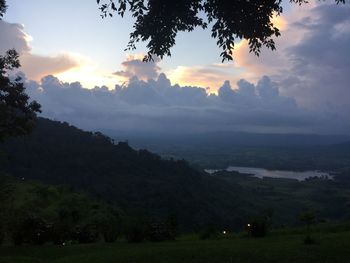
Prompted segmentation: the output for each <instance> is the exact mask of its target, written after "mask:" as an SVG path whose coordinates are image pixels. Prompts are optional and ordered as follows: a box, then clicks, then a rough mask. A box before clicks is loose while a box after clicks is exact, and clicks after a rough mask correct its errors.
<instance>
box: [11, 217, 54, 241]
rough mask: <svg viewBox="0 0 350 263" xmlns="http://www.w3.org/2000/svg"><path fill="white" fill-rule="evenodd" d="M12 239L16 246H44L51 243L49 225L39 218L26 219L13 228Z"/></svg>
mask: <svg viewBox="0 0 350 263" xmlns="http://www.w3.org/2000/svg"><path fill="white" fill-rule="evenodd" d="M12 239H13V242H14V244H15V245H21V244H24V243H26V244H31V245H42V244H44V243H45V242H47V241H49V227H48V224H47V223H46V222H45V221H44V220H43V219H42V218H39V217H32V216H29V217H25V218H24V219H22V220H20V221H19V222H17V224H15V225H13V226H12Z"/></svg>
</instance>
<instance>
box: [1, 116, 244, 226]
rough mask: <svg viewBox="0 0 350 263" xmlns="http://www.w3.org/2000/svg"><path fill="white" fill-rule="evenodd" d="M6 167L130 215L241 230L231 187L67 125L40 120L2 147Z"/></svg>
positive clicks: (186, 166)
mask: <svg viewBox="0 0 350 263" xmlns="http://www.w3.org/2000/svg"><path fill="white" fill-rule="evenodd" d="M2 150H3V152H5V153H6V155H5V156H6V158H3V159H6V160H3V163H2V168H3V170H4V171H6V172H8V173H9V174H12V175H15V176H16V177H18V178H24V179H37V180H41V181H43V182H46V183H55V184H64V185H69V186H73V187H74V188H76V189H77V190H85V191H88V192H90V193H93V194H94V195H96V196H100V197H102V198H103V199H105V200H108V201H110V202H113V203H116V204H118V205H119V206H120V207H121V208H122V209H125V210H126V211H139V210H142V211H143V212H144V213H148V214H150V215H151V216H154V217H164V216H169V215H172V214H175V215H176V216H177V217H178V220H179V222H180V224H182V225H186V226H187V227H190V228H193V227H196V225H198V224H208V223H209V222H211V221H214V220H215V221H216V222H217V223H218V224H224V225H231V226H236V227H237V226H240V225H241V224H242V219H240V220H238V222H237V218H234V217H233V216H232V215H234V214H236V213H237V211H238V210H237V203H238V200H237V193H238V191H239V189H238V188H237V189H236V190H237V191H235V189H232V186H230V187H227V186H226V184H225V183H224V182H223V181H222V180H218V179H214V178H212V177H210V176H208V175H206V174H204V173H203V172H201V171H197V170H195V169H193V168H192V167H191V166H190V165H189V164H188V163H187V162H185V161H173V160H162V159H161V158H160V157H159V156H158V155H155V154H152V153H150V152H148V151H146V150H140V151H135V150H133V149H132V148H130V147H129V146H128V144H127V143H125V142H121V143H118V144H116V145H115V144H113V142H112V141H111V140H110V139H109V138H107V137H105V136H103V135H102V134H100V133H91V132H84V131H82V130H79V129H77V128H75V127H73V126H70V125H68V124H67V123H60V122H55V121H50V120H47V119H39V120H38V124H37V127H36V129H35V130H34V132H33V134H32V135H31V136H28V137H24V138H19V139H13V140H10V141H8V142H6V144H4V145H2Z"/></svg>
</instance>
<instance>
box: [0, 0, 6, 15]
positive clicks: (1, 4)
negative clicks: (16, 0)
mask: <svg viewBox="0 0 350 263" xmlns="http://www.w3.org/2000/svg"><path fill="white" fill-rule="evenodd" d="M5 12H6V2H5V0H0V19H1V18H2V16H3V15H4V13H5Z"/></svg>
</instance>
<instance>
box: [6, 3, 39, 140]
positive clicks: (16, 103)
mask: <svg viewBox="0 0 350 263" xmlns="http://www.w3.org/2000/svg"><path fill="white" fill-rule="evenodd" d="M6 8H7V6H6V1H5V0H0V20H1V19H2V17H3V15H4V13H5V12H6ZM19 67H20V63H19V54H18V53H17V51H16V50H14V49H11V50H9V51H7V52H6V54H5V55H4V56H1V55H0V141H2V140H4V139H5V138H7V137H11V136H19V135H24V134H27V133H29V132H30V131H31V129H32V128H33V125H34V121H35V119H36V113H37V112H40V105H39V103H37V102H36V101H33V102H29V96H28V95H27V94H26V93H25V87H24V85H23V83H22V81H21V78H20V77H17V78H16V79H14V80H11V79H10V77H9V76H8V71H11V70H14V69H17V68H19Z"/></svg>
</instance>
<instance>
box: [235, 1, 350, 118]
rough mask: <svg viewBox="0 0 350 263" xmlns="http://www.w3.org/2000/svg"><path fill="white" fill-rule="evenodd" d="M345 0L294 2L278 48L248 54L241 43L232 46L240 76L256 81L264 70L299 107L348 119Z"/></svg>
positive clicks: (348, 9) (349, 23)
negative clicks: (336, 0)
mask: <svg viewBox="0 0 350 263" xmlns="http://www.w3.org/2000/svg"><path fill="white" fill-rule="evenodd" d="M349 14H350V5H349V3H346V4H345V5H343V4H340V5H335V4H334V3H331V4H326V3H314V4H313V5H305V6H304V7H299V6H294V7H293V8H292V10H291V11H290V12H289V13H288V14H287V16H286V26H285V28H284V30H283V32H282V36H281V37H280V38H278V39H277V41H276V44H277V45H276V46H277V51H273V52H272V51H269V50H263V51H262V54H261V56H260V57H256V56H254V55H251V54H248V52H249V50H248V46H247V43H246V42H244V41H243V42H242V43H241V44H240V45H238V47H237V48H236V50H235V53H234V54H235V58H236V60H235V63H236V66H237V67H239V68H242V69H243V70H244V72H243V74H242V75H241V76H242V77H243V78H245V79H248V80H250V81H257V80H258V79H259V78H260V76H261V75H269V76H271V77H272V78H273V79H274V80H276V81H277V82H278V83H279V87H280V88H279V90H280V92H281V94H283V95H284V96H289V97H294V98H295V99H296V101H297V103H298V105H299V106H300V107H303V108H307V109H309V110H313V111H318V112H328V113H330V112H332V114H333V115H334V116H336V118H339V119H343V121H344V122H347V123H350V117H347V116H346V115H347V112H350V102H349V98H350V89H349V83H350V75H349V72H350V59H349V58H350V50H349V48H348V47H349V46H350V29H349V28H350V16H349Z"/></svg>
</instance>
